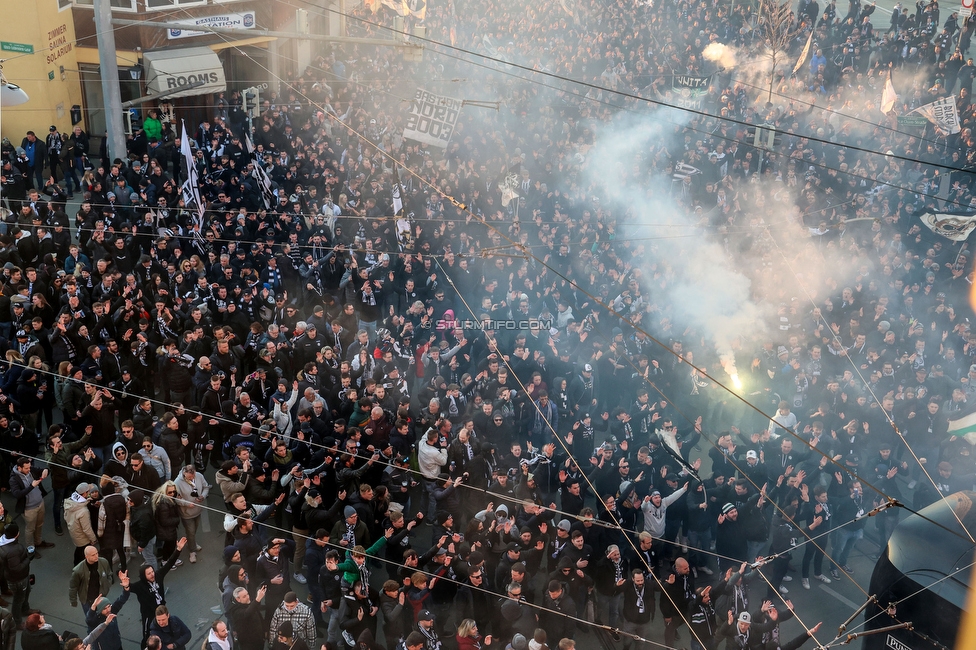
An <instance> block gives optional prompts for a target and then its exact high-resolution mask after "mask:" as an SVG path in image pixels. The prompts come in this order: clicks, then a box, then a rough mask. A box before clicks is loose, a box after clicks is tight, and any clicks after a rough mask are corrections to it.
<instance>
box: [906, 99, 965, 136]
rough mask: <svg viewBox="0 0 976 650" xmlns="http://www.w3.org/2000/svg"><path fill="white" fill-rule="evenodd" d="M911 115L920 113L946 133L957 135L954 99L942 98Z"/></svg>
mask: <svg viewBox="0 0 976 650" xmlns="http://www.w3.org/2000/svg"><path fill="white" fill-rule="evenodd" d="M912 113H920V114H921V115H923V116H924V117H925V119H927V120H928V121H929V122H931V123H932V124H934V125H936V126H937V127H939V128H940V129H942V130H943V131H945V132H946V133H959V113H958V111H956V100H955V98H954V97H942V98H940V99H937V100H935V101H934V102H932V103H931V104H926V105H925V106H919V107H918V108H916V109H915V110H914V111H912Z"/></svg>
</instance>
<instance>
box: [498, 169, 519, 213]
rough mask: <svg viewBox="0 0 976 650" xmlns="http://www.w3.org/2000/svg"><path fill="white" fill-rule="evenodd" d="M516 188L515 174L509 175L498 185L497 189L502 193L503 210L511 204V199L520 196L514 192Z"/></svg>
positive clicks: (516, 179)
mask: <svg viewBox="0 0 976 650" xmlns="http://www.w3.org/2000/svg"><path fill="white" fill-rule="evenodd" d="M518 186H519V183H518V176H517V175H515V174H509V175H508V176H506V177H505V180H503V181H502V182H501V183H499V189H500V190H501V191H502V207H503V208H507V207H508V204H509V203H511V202H512V200H513V199H517V198H519V197H520V196H521V194H519V193H518V192H517V191H516V188H517V187H518Z"/></svg>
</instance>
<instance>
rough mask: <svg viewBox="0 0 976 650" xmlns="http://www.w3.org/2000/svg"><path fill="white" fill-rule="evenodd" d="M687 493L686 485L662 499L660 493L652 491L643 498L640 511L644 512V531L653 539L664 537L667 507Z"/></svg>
mask: <svg viewBox="0 0 976 650" xmlns="http://www.w3.org/2000/svg"><path fill="white" fill-rule="evenodd" d="M687 491H688V483H687V482H685V484H684V485H683V486H682V487H680V488H678V489H677V490H675V491H674V492H672V493H671V494H669V495H668V496H666V497H662V496H661V493H660V492H658V491H657V490H654V491H653V492H651V493H650V494H649V495H647V496H646V497H644V503H642V504H641V510H642V511H643V512H644V530H646V531H647V532H649V533H650V534H651V536H652V537H654V538H655V539H660V538H661V537H664V523H665V522H664V517H665V515H666V514H667V511H668V506H669V505H671V504H672V503H674V502H675V501H677V500H678V499H680V498H681V496H682V495H683V494H684V493H685V492H687Z"/></svg>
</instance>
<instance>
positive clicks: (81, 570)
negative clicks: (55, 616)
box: [68, 557, 129, 625]
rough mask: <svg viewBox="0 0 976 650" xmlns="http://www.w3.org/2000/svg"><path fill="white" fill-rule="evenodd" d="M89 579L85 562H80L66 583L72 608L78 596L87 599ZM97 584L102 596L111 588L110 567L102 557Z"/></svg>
mask: <svg viewBox="0 0 976 650" xmlns="http://www.w3.org/2000/svg"><path fill="white" fill-rule="evenodd" d="M90 577H91V572H90V571H89V570H88V561H87V560H82V561H81V562H79V563H78V564H77V565H75V568H74V569H72V570H71V579H70V580H69V581H68V600H69V601H71V606H72V607H75V606H76V605H77V604H78V598H79V596H80V597H81V599H85V598H86V597H87V595H88V580H89V579H90ZM98 584H99V589H98V590H99V592H101V593H103V594H107V593H108V590H109V589H111V588H112V566H111V565H110V564H109V563H108V560H106V559H105V558H103V557H100V558H98ZM125 593H129V592H125ZM96 625H97V623H96Z"/></svg>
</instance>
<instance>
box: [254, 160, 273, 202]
mask: <svg viewBox="0 0 976 650" xmlns="http://www.w3.org/2000/svg"><path fill="white" fill-rule="evenodd" d="M254 178H255V179H257V181H258V187H259V188H260V190H261V198H262V199H263V200H264V209H265V210H270V209H271V207H272V206H273V205H275V203H276V199H275V193H274V189H272V187H271V177H270V176H268V172H267V170H266V169H265V168H264V167H262V166H261V161H260V160H255V161H254Z"/></svg>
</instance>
